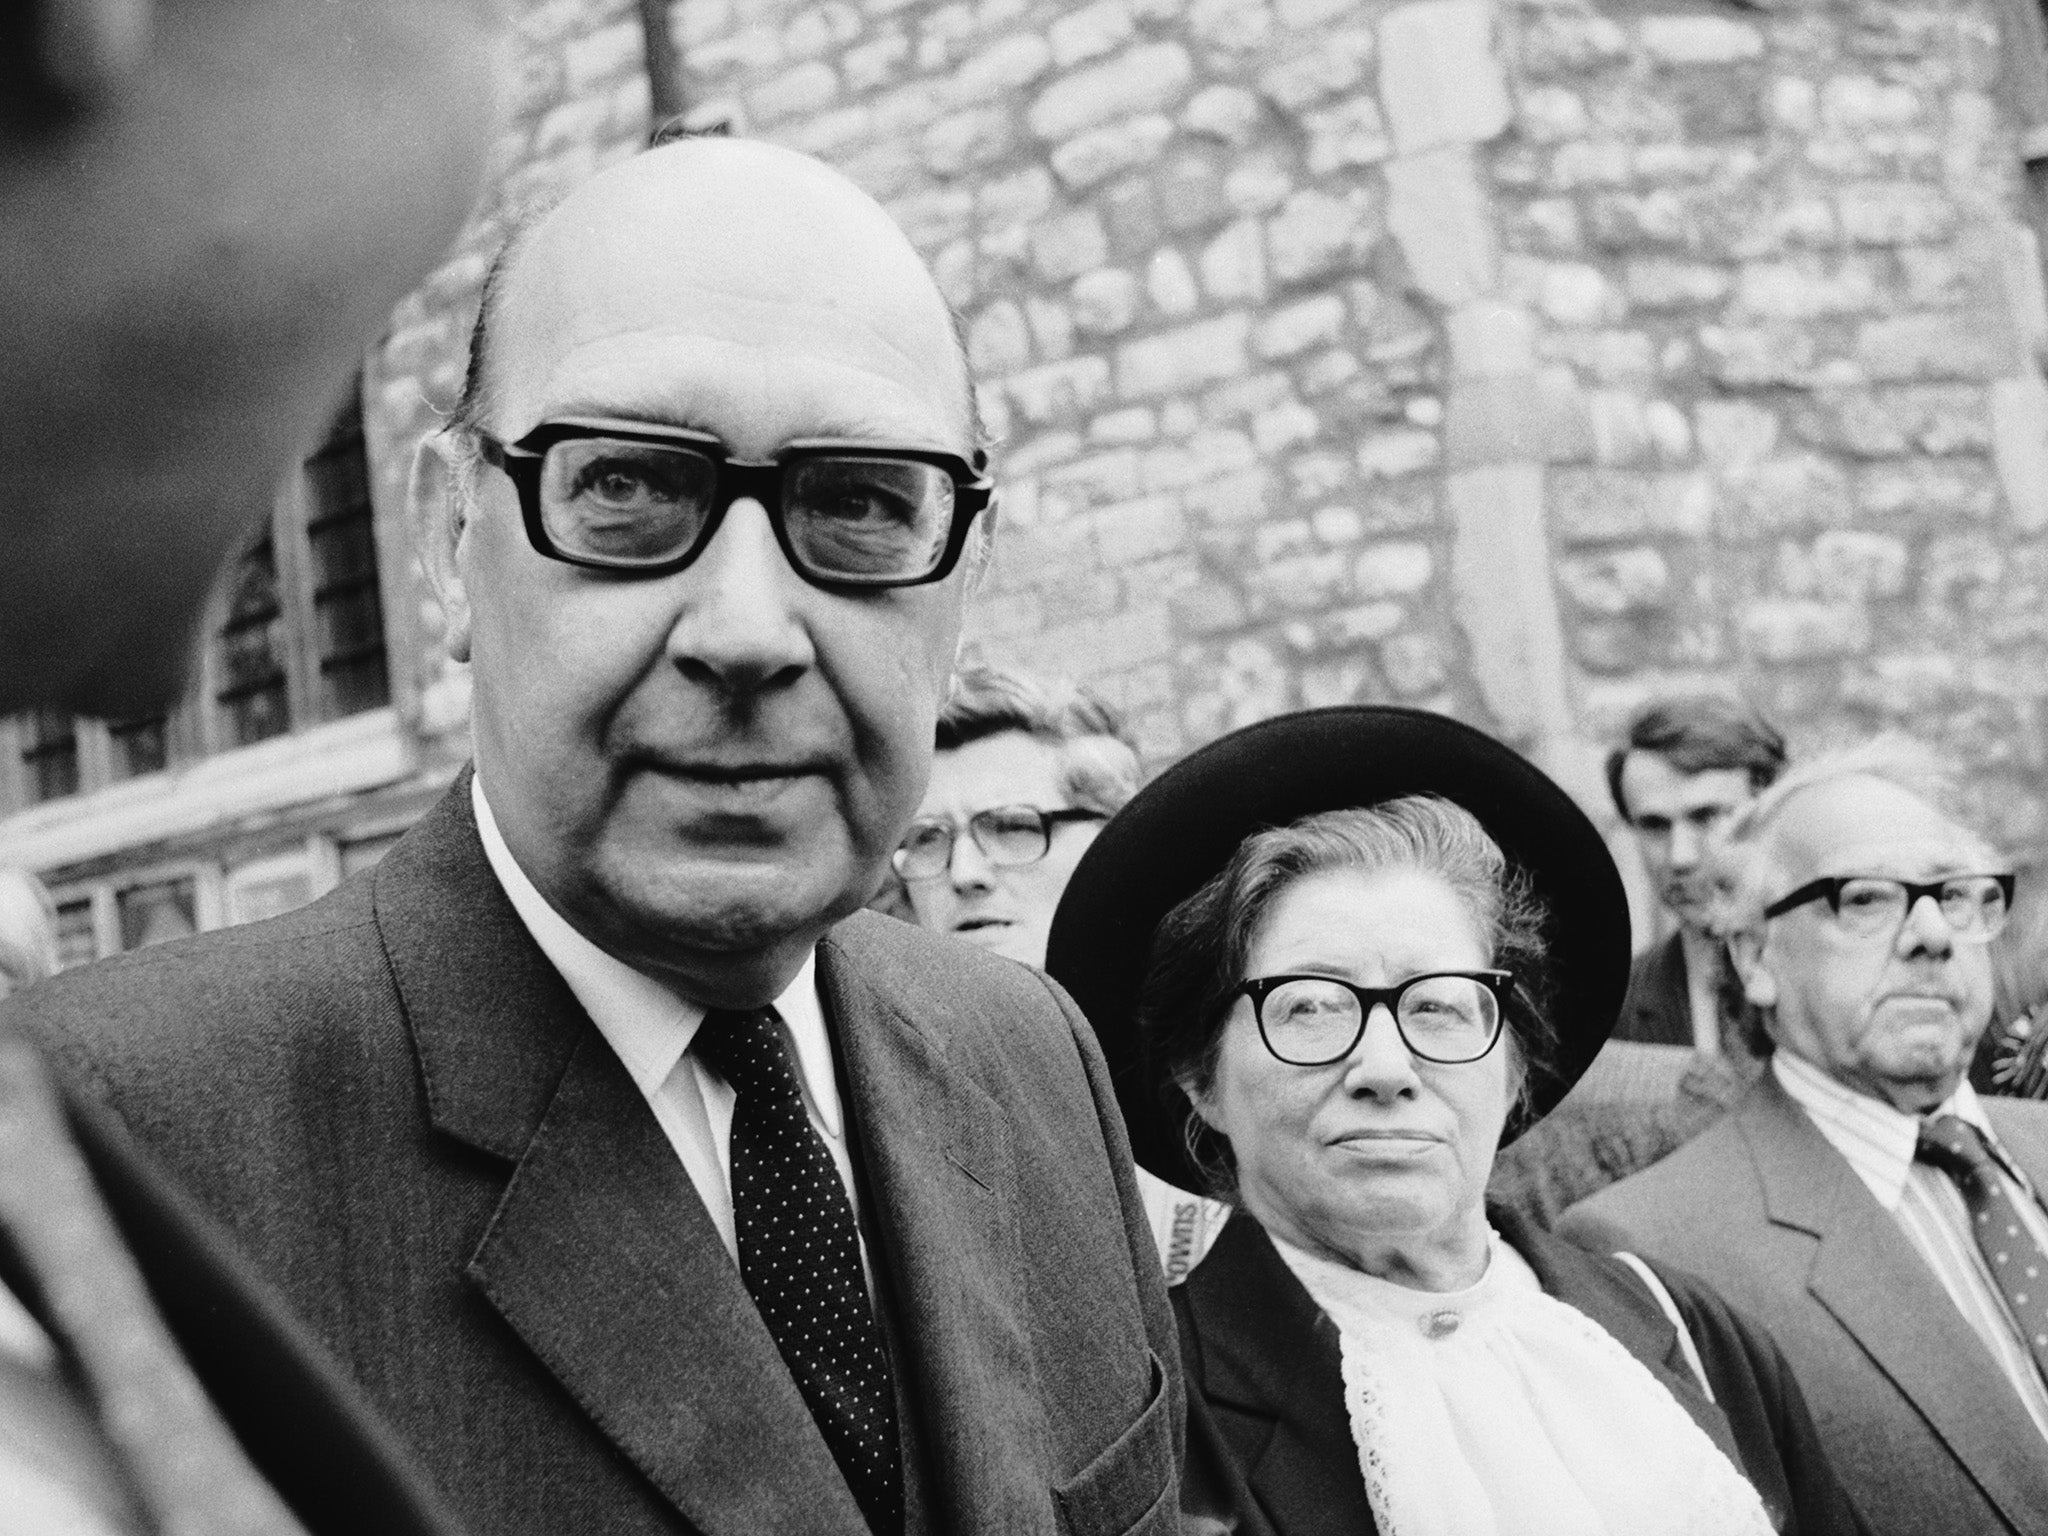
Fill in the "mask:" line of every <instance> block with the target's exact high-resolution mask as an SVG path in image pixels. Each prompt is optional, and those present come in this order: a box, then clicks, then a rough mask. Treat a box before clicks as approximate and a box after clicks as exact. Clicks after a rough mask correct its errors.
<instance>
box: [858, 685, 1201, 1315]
mask: <svg viewBox="0 0 2048 1536" xmlns="http://www.w3.org/2000/svg"><path fill="white" fill-rule="evenodd" d="M937 742H938V756H937V757H936V758H934V759H933V761H932V780H931V783H930V785H929V786H927V788H926V789H925V794H924V804H922V805H921V806H919V807H918V812H917V819H916V820H915V821H913V822H911V824H910V830H909V831H908V832H906V833H904V834H903V841H902V842H901V843H900V844H898V845H897V848H896V853H895V856H894V859H893V860H892V863H893V865H894V868H895V872H896V876H897V878H898V879H899V880H901V881H902V882H903V890H904V895H905V898H906V900H907V902H908V905H909V907H910V912H911V915H912V917H913V919H914V920H915V921H916V922H918V923H920V924H921V925H923V926H924V927H926V928H929V929H932V930H933V931H934V932H937V933H949V934H952V935H953V936H954V937H955V938H960V939H965V940H966V941H967V942H968V943H970V944H975V945H978V946H980V947H981V948H983V949H986V950H988V951H989V952H990V953H991V954H997V955H1003V956H1006V957H1007V958H1009V959H1011V960H1016V961H1021V962H1022V963H1023V964H1025V965H1043V964H1045V945H1046V939H1047V935H1048V934H1049V933H1050V932H1051V930H1052V919H1053V913H1054V912H1056V911H1058V910H1059V904H1060V897H1061V896H1062V895H1063V894H1065V892H1066V889H1067V882H1068V881H1069V880H1070V879H1072V878H1073V874H1074V866H1075V865H1076V864H1078V863H1080V861H1081V855H1082V854H1083V853H1085V852H1087V851H1088V845H1089V844H1090V843H1092V842H1094V841H1095V834H1096V833H1097V832H1099V831H1100V830H1101V829H1102V824H1103V823H1104V822H1105V821H1107V820H1109V818H1110V817H1112V816H1114V815H1115V814H1116V813H1117V812H1118V811H1120V810H1122V809H1123V808H1124V806H1125V804H1126V803H1128V802H1129V800H1130V798H1131V796H1133V795H1135V794H1136V793H1137V792H1138V779H1139V768H1138V754H1137V752H1136V750H1135V749H1134V748H1133V747H1132V746H1131V744H1130V743H1129V742H1128V741H1126V740H1125V739H1124V737H1123V733H1122V731H1121V730H1120V728H1119V727H1118V724H1117V719H1116V716H1115V714H1114V713H1112V712H1111V710H1110V708H1109V706H1108V705H1106V704H1104V703H1103V702H1102V701H1101V700H1100V699H1098V698H1096V697H1095V696H1094V695H1093V694H1091V693H1089V692H1088V691H1087V690H1085V689H1083V688H1079V687H1075V686H1073V685H1071V684H1049V683H1044V682H1041V681H1039V680H1037V679H1035V678H1031V677H1026V676H1024V675H1023V674H1021V673H1018V672H1013V671H1009V670H1007V669H1005V668H1001V667H994V666H989V665H986V664H976V665H973V666H968V667H963V668H962V669H961V670H960V672H959V674H958V675H957V676H956V677H955V678H954V679H953V687H952V691H951V692H950V693H949V694H948V695H947V698H946V706H945V708H944V709H942V710H940V711H939V725H938V733H937ZM1137 1175H1138V1192H1139V1194H1140V1196H1141V1197H1142V1198H1143V1200H1144V1202H1145V1215H1146V1219H1147V1221H1148V1222H1149V1223H1150V1224H1151V1227H1152V1240H1153V1242H1154V1243H1156V1244H1157V1245H1158V1248H1159V1259H1160V1263H1161V1264H1162V1265H1164V1266H1165V1269H1166V1277H1167V1281H1168V1283H1170V1284H1177V1283H1179V1282H1180V1281H1181V1280H1183V1279H1185V1278H1186V1276H1187V1273H1188V1271H1189V1270H1190V1269H1192V1268H1194V1266H1195V1265H1196V1264H1198V1263H1200V1262H1201V1259H1202V1255H1203V1254H1205V1253H1207V1252H1208V1251H1209V1244H1210V1243H1211V1242H1212V1241H1214V1239H1215V1236H1216V1234H1217V1233H1218V1232H1219V1231H1221V1230H1222V1228H1223V1223H1224V1222H1225V1221H1226V1220H1228V1219H1229V1216H1230V1207H1228V1206H1227V1205H1225V1204H1223V1203H1222V1202H1221V1201H1219V1200H1207V1199H1204V1198H1203V1197H1201V1196H1200V1195H1195V1194H1190V1193H1189V1192H1188V1191H1186V1190H1184V1189H1176V1188H1174V1187H1173V1186H1172V1185H1171V1184H1168V1183H1166V1182H1165V1181H1164V1180H1162V1179H1159V1178H1156V1177H1154V1176H1153V1175H1152V1174H1150V1173H1148V1172H1146V1171H1145V1170H1144V1169H1142V1168H1140V1169H1138V1170H1137Z"/></svg>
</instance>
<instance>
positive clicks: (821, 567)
mask: <svg viewBox="0 0 2048 1536" xmlns="http://www.w3.org/2000/svg"><path fill="white" fill-rule="evenodd" d="M475 437H476V440H477V445H478V451H479V452H480V453H481V454H482V456H483V458H484V460H485V462H487V463H489V464H492V465H495V466H496V467H497V468H499V469H501V470H503V471H504V472H505V475H506V476H507V478H509V479H510V480H511V482H512V485H513V488H514V489H515V490H516V491H517V492H518V493H519V510H520V515H521V517H522V518H523V520H524V521H525V524H526V536H527V538H528V540H529V541H530V542H531V543H532V545H533V547H534V549H535V550H537V551H538V552H539V553H541V554H543V555H546V556H547V557H548V558H549V559H552V560H562V561H566V562H568V563H569V564H570V565H582V566H590V567H594V568H596V569H598V570H607V571H625V572H631V573H634V574H638V575H646V576H659V575H666V574H667V573H669V572H671V571H679V570H681V569H682V568H683V567H684V566H686V565H688V564H689V563H690V562H691V561H692V560H695V559H696V558H697V556H698V555H700V554H702V553H703V552H704V548H705V546H706V545H708V544H709V543H710V542H711V540H712V538H713V536H714V535H716V534H717V532H718V526H719V524H720V523H721V522H723V521H724V519H725V513H726V509H727V508H728V507H730V506H731V505H732V504H733V502H734V501H736V500H738V499H739V498H740V497H743V496H747V497H753V498H754V499H756V500H758V501H759V502H760V503H761V504H762V506H764V507H766V508H767V509H768V520H769V522H770V524H771V525H772V526H773V527H774V529H775V539H776V542H777V543H778V544H780V545H781V546H782V553H783V557H784V558H785V559H787V560H788V561H789V563H790V565H791V566H792V567H793V568H794V569H795V570H796V572H797V574H798V575H800V576H802V577H803V578H804V579H805V580H806V581H808V582H811V583H812V584H813V585H816V586H821V587H828V588H839V589H847V588H858V589H876V588H886V587H913V586H917V585H919V584H921V583H923V582H928V581H940V580H943V579H944V578H945V577H946V576H947V575H949V574H950V573H951V572H952V569H953V567H954V566H955V565H956V564H957V563H958V562H959V559H960V551H961V550H962V548H964V547H965V545H966V542H967V530H968V528H969V527H970V526H971V525H972V523H973V521H974V516H975V514H976V513H977V512H979V511H981V510H982V508H984V507H986V506H987V505H988V501H989V496H990V493H991V489H992V487H991V486H990V484H989V482H988V480H987V479H986V478H985V477H983V475H982V474H981V473H980V471H979V468H978V466H976V465H973V464H969V463H968V462H967V461H966V460H965V459H963V458H961V457H959V456H958V455H957V454H951V453H939V452H935V451H932V450H929V449H924V448H885V447H876V446H874V445H872V444H865V443H839V442H805V443H792V444H791V445H790V446H788V447H787V448H784V449H783V450H782V451H781V452H780V453H778V454H777V455H776V456H775V458H774V459H773V460H771V461H767V462H757V461H754V460H747V459H735V458H732V457H730V456H728V455H727V453H726V449H725V445H724V444H723V443H721V442H720V441H719V440H718V439H717V438H715V437H711V436H709V435H708V434H705V433H702V432H692V431H688V430H687V429H684V428H681V427H656V426H649V425H646V424H645V423H637V422H617V421H583V420H565V421H551V422H546V423H543V424H542V425H541V426H539V427H536V428H535V429H534V430H533V431H531V432H529V433H528V434H527V435H526V436H525V437H522V438H521V439H520V440H519V441H518V442H516V443H511V444H506V443H501V442H499V441H498V440H497V439H496V438H494V437H492V436H490V435H489V434H488V433H483V432H478V433H476V434H475Z"/></svg>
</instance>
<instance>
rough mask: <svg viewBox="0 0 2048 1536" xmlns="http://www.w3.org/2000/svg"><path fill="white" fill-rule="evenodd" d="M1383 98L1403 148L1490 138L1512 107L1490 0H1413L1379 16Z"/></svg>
mask: <svg viewBox="0 0 2048 1536" xmlns="http://www.w3.org/2000/svg"><path fill="white" fill-rule="evenodd" d="M1380 103H1381V105H1382V106H1383V107H1384V108H1385V109H1386V114H1387V121H1388V125H1389V127H1390V129H1391V130H1392V133H1393V137H1394V143H1395V146H1396V147H1397V148H1398V149H1399V150H1400V152H1401V153H1402V154H1403V155H1413V154H1417V153H1419V152H1421V151H1423V150H1429V149H1436V148H1440V147H1442V146H1446V145H1461V146H1470V145H1473V144H1483V143H1485V142H1486V141H1487V140H1489V139H1491V138H1493V137H1495V136H1496V135H1498V134H1500V133H1501V132H1503V131H1504V130H1505V129H1506V128H1507V126H1508V122H1509V120H1510V118H1511V117H1512V115H1513V109H1512V107H1511V105H1510V103H1509V101H1508V91H1507V81H1506V78H1505V77H1504V76H1503V74H1502V72H1501V66H1500V61H1499V59H1498V58H1496V57H1495V55H1494V51H1493V8H1492V6H1490V5H1489V4H1487V3H1486V0H1413V3H1410V4H1407V5H1399V6H1396V7H1395V8H1394V9H1393V10H1391V11H1388V12H1387V13H1386V14H1385V15H1384V16H1382V17H1381V18H1380Z"/></svg>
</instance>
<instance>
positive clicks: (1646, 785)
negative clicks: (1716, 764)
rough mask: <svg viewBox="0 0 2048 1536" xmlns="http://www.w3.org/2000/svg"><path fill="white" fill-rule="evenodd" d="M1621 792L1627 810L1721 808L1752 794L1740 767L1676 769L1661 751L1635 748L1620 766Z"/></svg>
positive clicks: (1744, 773) (1747, 778) (1747, 775)
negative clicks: (1625, 801) (1691, 807)
mask: <svg viewBox="0 0 2048 1536" xmlns="http://www.w3.org/2000/svg"><path fill="white" fill-rule="evenodd" d="M1621 777H1622V792H1623V794H1624V795H1625V796H1626V797H1627V799H1628V803H1629V806H1630V809H1631V810H1634V811H1640V810H1642V809H1644V807H1645V806H1647V805H1649V804H1651V803H1655V804H1656V805H1657V806H1658V807H1659V808H1660V809H1662V808H1683V807H1686V806H1693V805H1725V804H1729V803H1732V802H1735V801H1740V800H1747V799H1749V798H1750V797H1751V795H1752V794H1753V793H1754V792H1755V791H1754V789H1753V788H1752V786H1751V784H1750V778H1749V774H1748V772H1747V771H1746V770H1744V769H1741V768H1701V769H1694V770H1688V769H1685V768H1681V767H1679V766H1678V765H1677V764H1676V763H1674V762H1672V761H1671V759H1670V758H1668V757H1666V756H1664V755H1663V754H1662V753H1661V752H1650V751H1644V750H1641V749H1638V750H1636V751H1633V752H1631V753H1629V755H1628V756H1627V757H1626V758H1624V759H1623V760H1622V765H1621Z"/></svg>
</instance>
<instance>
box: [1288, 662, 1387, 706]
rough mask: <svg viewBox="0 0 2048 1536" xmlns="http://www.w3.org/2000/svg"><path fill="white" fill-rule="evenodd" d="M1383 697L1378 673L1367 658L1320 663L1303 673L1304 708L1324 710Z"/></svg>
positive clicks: (1302, 694)
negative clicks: (1331, 706)
mask: <svg viewBox="0 0 2048 1536" xmlns="http://www.w3.org/2000/svg"><path fill="white" fill-rule="evenodd" d="M1379 696H1380V683H1379V676H1378V673H1377V672H1376V671H1375V670H1374V668H1373V665H1372V663H1371V662H1369V661H1367V660H1366V659H1365V658H1364V657H1363V656H1346V657H1343V658H1341V659H1339V660H1337V661H1329V662H1319V663H1317V664H1315V665H1313V666H1307V667H1303V668H1302V671H1301V707H1302V708H1303V709H1321V708H1324V707H1325V706H1328V705H1333V704H1350V703H1354V702H1359V701H1363V700H1367V699H1374V698H1378V697H1379Z"/></svg>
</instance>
